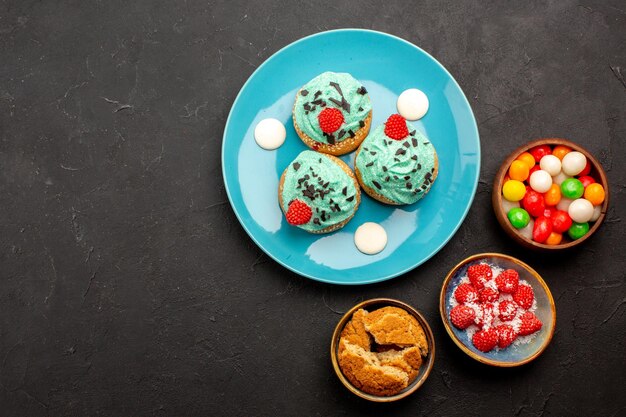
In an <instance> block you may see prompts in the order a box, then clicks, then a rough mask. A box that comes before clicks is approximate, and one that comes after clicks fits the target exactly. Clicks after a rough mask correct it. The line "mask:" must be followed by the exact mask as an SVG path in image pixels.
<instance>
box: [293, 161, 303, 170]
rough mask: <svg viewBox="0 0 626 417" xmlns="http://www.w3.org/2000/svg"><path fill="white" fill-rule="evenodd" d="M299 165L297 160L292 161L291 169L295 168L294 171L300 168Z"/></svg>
mask: <svg viewBox="0 0 626 417" xmlns="http://www.w3.org/2000/svg"><path fill="white" fill-rule="evenodd" d="M300 166H301V165H300V163H299V162H294V163H293V169H294V170H296V171H297V170H299V169H300Z"/></svg>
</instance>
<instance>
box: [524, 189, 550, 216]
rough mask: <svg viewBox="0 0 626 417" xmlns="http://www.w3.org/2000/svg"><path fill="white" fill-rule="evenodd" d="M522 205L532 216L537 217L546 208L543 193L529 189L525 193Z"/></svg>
mask: <svg viewBox="0 0 626 417" xmlns="http://www.w3.org/2000/svg"><path fill="white" fill-rule="evenodd" d="M522 207H524V208H525V209H526V211H527V212H528V213H529V214H530V215H531V216H533V217H539V216H541V215H543V212H544V210H545V209H546V203H545V201H544V198H543V195H542V194H540V193H538V192H537V191H534V190H530V191H528V192H527V193H526V195H525V196H524V198H523V200H522Z"/></svg>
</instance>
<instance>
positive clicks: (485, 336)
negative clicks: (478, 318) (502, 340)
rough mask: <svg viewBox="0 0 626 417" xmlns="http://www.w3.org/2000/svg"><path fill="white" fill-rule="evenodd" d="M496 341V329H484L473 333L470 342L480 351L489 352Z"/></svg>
mask: <svg viewBox="0 0 626 417" xmlns="http://www.w3.org/2000/svg"><path fill="white" fill-rule="evenodd" d="M497 343H498V332H497V331H496V329H484V330H479V331H477V332H476V333H474V336H473V337H472V344H473V345H474V346H475V347H476V349H478V350H480V351H481V352H489V351H490V350H491V349H493V348H494V347H496V344H497Z"/></svg>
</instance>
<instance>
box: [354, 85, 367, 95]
mask: <svg viewBox="0 0 626 417" xmlns="http://www.w3.org/2000/svg"><path fill="white" fill-rule="evenodd" d="M356 92H357V93H359V94H360V95H362V96H364V95H365V94H367V90H366V89H365V87H363V86H361V87H359V88H357V90H356Z"/></svg>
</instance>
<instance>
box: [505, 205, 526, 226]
mask: <svg viewBox="0 0 626 417" xmlns="http://www.w3.org/2000/svg"><path fill="white" fill-rule="evenodd" d="M507 217H508V218H509V221H510V222H511V225H513V227H514V228H516V229H522V228H524V227H526V226H528V223H529V222H530V215H529V214H528V212H527V211H526V210H524V209H523V208H519V207H517V208H513V209H511V210H510V211H509V213H508V214H507Z"/></svg>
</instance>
